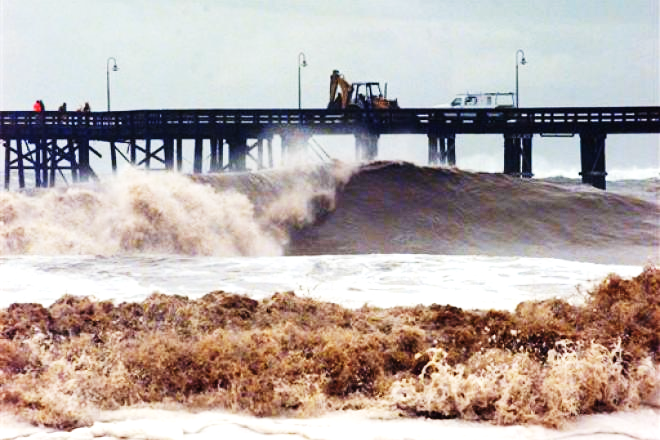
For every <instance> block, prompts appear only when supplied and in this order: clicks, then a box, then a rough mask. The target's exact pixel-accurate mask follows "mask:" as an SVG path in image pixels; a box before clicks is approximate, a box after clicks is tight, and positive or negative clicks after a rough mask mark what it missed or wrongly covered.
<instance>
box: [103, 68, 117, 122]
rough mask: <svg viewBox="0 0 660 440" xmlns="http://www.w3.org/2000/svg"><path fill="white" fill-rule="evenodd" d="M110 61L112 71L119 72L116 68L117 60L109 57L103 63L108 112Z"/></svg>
mask: <svg viewBox="0 0 660 440" xmlns="http://www.w3.org/2000/svg"><path fill="white" fill-rule="evenodd" d="M110 60H112V71H113V72H116V71H117V70H119V67H117V60H116V59H115V57H110V58H108V59H107V61H106V62H105V77H106V82H105V85H106V88H107V92H108V111H110Z"/></svg>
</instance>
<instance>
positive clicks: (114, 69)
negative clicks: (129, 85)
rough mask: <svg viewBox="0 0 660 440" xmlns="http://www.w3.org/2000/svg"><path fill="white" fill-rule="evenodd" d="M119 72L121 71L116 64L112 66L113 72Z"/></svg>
mask: <svg viewBox="0 0 660 440" xmlns="http://www.w3.org/2000/svg"><path fill="white" fill-rule="evenodd" d="M118 70H119V67H117V65H116V64H115V65H114V66H112V71H113V72H116V71H118Z"/></svg>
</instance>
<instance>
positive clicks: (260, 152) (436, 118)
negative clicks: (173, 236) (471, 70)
mask: <svg viewBox="0 0 660 440" xmlns="http://www.w3.org/2000/svg"><path fill="white" fill-rule="evenodd" d="M622 133H660V107H549V108H502V109H478V110H467V109H460V110H456V109H436V108H432V109H428V108H426V109H424V108H421V109H392V110H372V111H362V110H350V111H334V110H326V109H311V110H297V109H220V110H135V111H119V112H92V113H81V112H40V113H35V112H0V142H2V143H3V144H4V153H5V155H4V156H5V157H4V170H5V173H4V187H5V189H9V188H10V182H11V181H12V176H13V175H14V173H15V174H16V177H17V181H18V186H19V187H20V188H24V187H25V186H26V178H25V175H26V172H30V173H34V185H35V186H36V187H48V186H53V185H55V183H56V181H57V180H63V181H67V182H68V181H69V180H70V181H73V182H75V181H79V180H82V181H84V180H87V179H89V178H90V177H92V176H94V175H95V174H94V170H93V169H92V167H91V166H90V157H91V155H96V156H98V157H100V158H103V159H104V160H105V157H103V155H102V153H101V152H100V151H99V149H98V145H99V144H100V145H103V146H106V145H107V146H108V147H109V148H108V149H107V150H108V151H109V154H108V156H109V158H110V166H111V168H112V169H113V170H116V169H117V162H118V160H119V159H120V158H121V160H124V161H126V162H129V163H131V164H133V165H134V166H137V167H143V168H146V169H153V168H160V169H167V170H170V169H175V170H181V169H182V161H183V156H184V151H183V150H184V149H185V148H186V145H194V147H192V148H193V149H194V151H192V157H193V158H194V159H193V162H194V163H193V172H194V173H203V172H221V171H240V170H245V169H247V168H248V161H252V162H253V163H254V164H255V165H256V167H257V168H266V167H272V166H273V151H272V149H273V137H274V136H279V137H280V138H281V141H282V148H283V150H284V151H285V152H286V151H288V150H289V149H291V148H295V146H296V145H300V144H301V143H302V144H304V143H305V142H306V141H307V140H308V139H309V138H310V137H311V136H314V135H332V134H352V135H354V136H355V146H356V153H357V155H358V157H360V158H363V159H366V160H371V159H375V158H376V157H377V156H378V138H379V137H380V136H381V135H384V134H423V135H426V136H427V137H428V161H429V163H430V164H449V165H455V164H456V137H457V135H461V134H501V135H502V136H503V145H504V155H503V156H504V161H503V162H504V166H503V172H504V173H505V174H508V175H512V176H520V177H532V175H533V174H532V139H533V136H534V135H544V136H579V139H580V142H579V145H580V162H581V173H580V174H581V176H582V182H584V183H588V184H591V185H593V186H595V187H596V188H601V189H605V178H606V175H607V172H606V168H605V140H606V138H607V135H608V134H622ZM184 141H188V142H184ZM92 142H93V143H94V144H93V145H95V146H97V148H94V147H93V146H92ZM225 147H226V148H225ZM105 151H106V149H104V150H103V152H104V153H105ZM225 151H227V154H226V156H227V157H225V154H224V152H225ZM208 156H210V164H209V166H208V169H206V170H205V169H203V168H204V167H203V165H204V158H205V157H208ZM67 176H68V179H67Z"/></svg>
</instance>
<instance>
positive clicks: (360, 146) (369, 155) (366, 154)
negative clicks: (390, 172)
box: [355, 131, 379, 162]
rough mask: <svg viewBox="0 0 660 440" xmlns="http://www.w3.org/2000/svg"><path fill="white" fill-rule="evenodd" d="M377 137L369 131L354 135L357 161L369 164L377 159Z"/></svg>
mask: <svg viewBox="0 0 660 440" xmlns="http://www.w3.org/2000/svg"><path fill="white" fill-rule="evenodd" d="M378 137H379V135H378V134H376V133H371V132H369V131H362V132H358V133H356V134H355V158H356V159H357V160H358V161H367V162H369V161H372V160H374V159H376V157H378Z"/></svg>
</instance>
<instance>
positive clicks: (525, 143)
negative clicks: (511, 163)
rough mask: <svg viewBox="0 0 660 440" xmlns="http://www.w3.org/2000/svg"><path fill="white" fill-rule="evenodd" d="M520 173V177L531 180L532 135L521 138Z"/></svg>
mask: <svg viewBox="0 0 660 440" xmlns="http://www.w3.org/2000/svg"><path fill="white" fill-rule="evenodd" d="M521 159H522V163H521V165H522V170H521V171H522V172H521V176H522V177H526V178H531V177H532V176H533V175H534V174H532V135H531V134H526V135H524V136H523V138H522V158H521Z"/></svg>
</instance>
